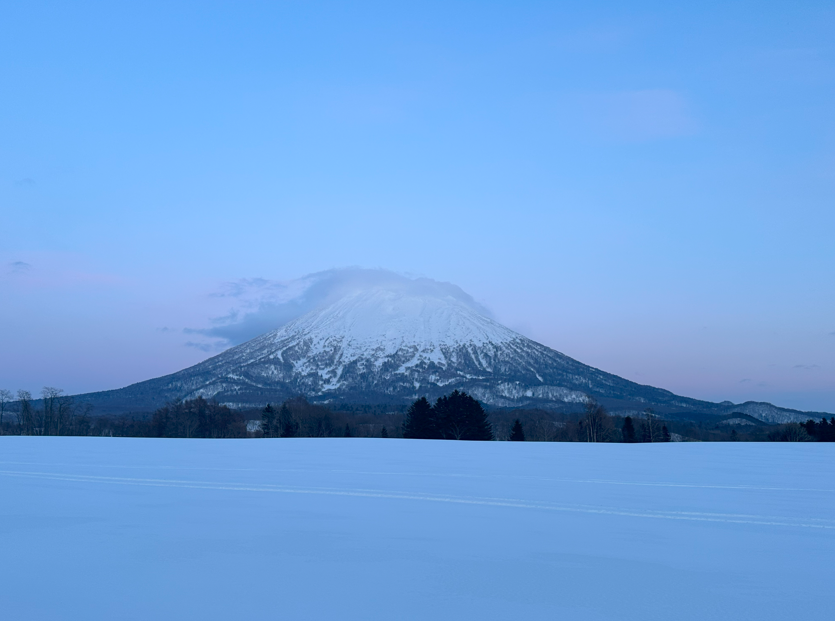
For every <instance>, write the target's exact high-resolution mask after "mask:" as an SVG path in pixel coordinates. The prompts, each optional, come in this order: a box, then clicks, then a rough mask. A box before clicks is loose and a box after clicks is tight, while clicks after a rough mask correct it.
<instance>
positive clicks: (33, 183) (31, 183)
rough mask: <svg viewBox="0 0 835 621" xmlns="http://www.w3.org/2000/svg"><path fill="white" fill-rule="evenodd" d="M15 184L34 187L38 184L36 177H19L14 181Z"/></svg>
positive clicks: (20, 186) (21, 186) (22, 186)
mask: <svg viewBox="0 0 835 621" xmlns="http://www.w3.org/2000/svg"><path fill="white" fill-rule="evenodd" d="M14 184H15V185H16V186H17V187H19V188H33V187H35V186H36V185H37V182H36V181H35V180H34V179H30V178H29V177H25V178H23V179H18V180H17V181H15V182H14Z"/></svg>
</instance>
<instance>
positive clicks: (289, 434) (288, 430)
mask: <svg viewBox="0 0 835 621" xmlns="http://www.w3.org/2000/svg"><path fill="white" fill-rule="evenodd" d="M277 427H278V429H277V431H278V433H279V434H280V435H281V437H282V438H295V437H296V435H298V433H299V423H298V422H297V421H296V419H295V417H294V416H293V413H292V412H291V411H290V408H288V407H287V403H286V402H285V403H282V404H281V411H280V412H279V413H278V422H277Z"/></svg>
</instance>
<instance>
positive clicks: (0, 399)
mask: <svg viewBox="0 0 835 621" xmlns="http://www.w3.org/2000/svg"><path fill="white" fill-rule="evenodd" d="M11 400H12V393H11V391H10V390H0V434H2V433H3V414H5V413H6V404H7V403H9V402H10V401H11Z"/></svg>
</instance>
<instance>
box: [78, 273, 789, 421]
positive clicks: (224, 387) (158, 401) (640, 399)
mask: <svg viewBox="0 0 835 621" xmlns="http://www.w3.org/2000/svg"><path fill="white" fill-rule="evenodd" d="M454 389H462V390H466V391H467V392H469V393H470V394H472V395H473V396H475V397H476V398H478V399H479V400H480V401H482V402H483V403H485V404H487V405H490V406H494V407H520V406H544V407H555V408H562V409H568V410H576V409H580V408H581V407H582V405H583V404H584V403H585V401H586V399H587V395H591V396H593V397H595V398H596V399H598V400H600V401H602V402H604V403H605V404H606V405H607V406H608V407H609V408H610V409H611V410H613V411H630V412H633V411H641V410H643V409H644V408H646V407H654V408H656V409H657V410H659V411H660V412H664V413H677V412H681V413H684V412H692V411H700V412H705V413H716V414H721V413H724V409H723V408H725V409H726V406H724V404H723V405H719V404H713V403H708V402H703V401H697V400H695V399H688V398H684V397H679V396H676V395H674V394H673V393H671V392H669V391H666V390H661V389H658V388H653V387H651V386H643V385H640V384H636V383H634V382H630V381H628V380H625V379H623V378H621V377H618V376H616V375H612V374H610V373H605V372H603V371H600V370H598V369H595V368H593V367H589V366H587V365H584V364H582V363H580V362H578V361H576V360H574V359H572V358H569V357H568V356H566V355H564V354H561V353H559V352H557V351H555V350H553V349H550V348H548V347H545V346H544V345H541V344H539V343H537V342H535V341H532V340H530V339H528V338H526V337H524V336H522V335H521V334H518V333H516V332H514V331H512V330H510V329H508V328H506V327H504V326H502V325H501V324H499V323H497V322H495V321H493V320H492V319H490V318H489V317H487V316H486V315H485V314H483V313H482V312H480V310H479V309H478V308H477V307H474V305H473V304H471V303H468V301H467V299H462V298H460V297H458V296H456V295H451V294H450V293H449V292H448V291H446V290H436V289H431V288H429V289H428V290H420V291H417V292H415V291H413V290H410V289H403V288H401V287H397V286H372V287H366V288H362V289H359V290H355V291H351V292H348V293H346V294H344V295H341V296H340V297H338V298H337V299H336V300H333V301H331V302H329V303H327V304H324V305H323V306H322V307H320V308H317V309H316V310H314V311H311V312H309V313H307V314H305V315H303V316H302V317H299V318H298V319H296V320H295V321H292V322H290V323H288V324H286V325H285V326H283V327H281V328H279V329H277V330H274V331H272V332H269V333H267V334H264V335H262V336H259V337H257V338H255V339H253V340H251V341H249V342H246V343H243V344H241V345H238V346H236V347H233V348H231V349H229V350H227V351H225V352H223V353H221V354H219V355H217V356H214V357H213V358H210V359H208V360H206V361H204V362H201V363H200V364H197V365H195V366H193V367H190V368H188V369H184V370H183V371H179V372H177V373H174V374H172V375H168V376H165V377H161V378H157V379H154V380H149V381H147V382H141V383H139V384H134V385H132V386H128V387H127V388H123V389H121V390H116V391H108V392H104V393H93V394H90V395H82V396H81V397H80V400H81V401H84V402H89V403H92V404H94V405H96V406H97V407H98V409H100V410H104V411H107V410H122V411H124V410H126V409H127V410H147V409H153V408H155V407H159V406H160V405H162V403H164V402H165V401H168V400H174V399H187V398H194V397H197V396H203V397H205V398H215V399H217V400H219V401H221V402H224V403H229V404H231V405H234V406H238V407H250V406H261V405H263V404H264V403H266V402H268V401H272V402H275V401H279V400H281V399H284V398H287V397H290V396H293V395H297V394H303V395H305V396H306V397H307V398H309V399H311V400H313V401H318V402H325V403H392V404H405V403H408V402H410V401H411V400H414V399H415V398H417V397H418V396H424V395H425V396H428V397H430V398H435V397H437V396H440V395H441V394H445V393H448V392H450V391H452V390H454ZM771 407H772V408H773V406H771ZM774 409H775V410H779V408H774ZM752 414H753V412H752ZM753 415H754V416H756V414H753ZM769 417H770V418H771V419H772V421H773V420H774V419H775V418H779V412H771V413H770V414H769ZM804 420H805V419H804Z"/></svg>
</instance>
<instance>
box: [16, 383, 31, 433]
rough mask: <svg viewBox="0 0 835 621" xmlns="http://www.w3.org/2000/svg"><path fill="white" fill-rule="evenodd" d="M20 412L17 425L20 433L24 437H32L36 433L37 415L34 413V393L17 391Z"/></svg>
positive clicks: (18, 411)
mask: <svg viewBox="0 0 835 621" xmlns="http://www.w3.org/2000/svg"><path fill="white" fill-rule="evenodd" d="M17 400H18V404H19V405H18V410H17V425H18V427H20V433H21V434H22V435H24V436H31V435H32V434H33V433H34V431H35V415H34V413H33V412H32V393H30V392H29V391H28V390H18V391H17Z"/></svg>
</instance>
